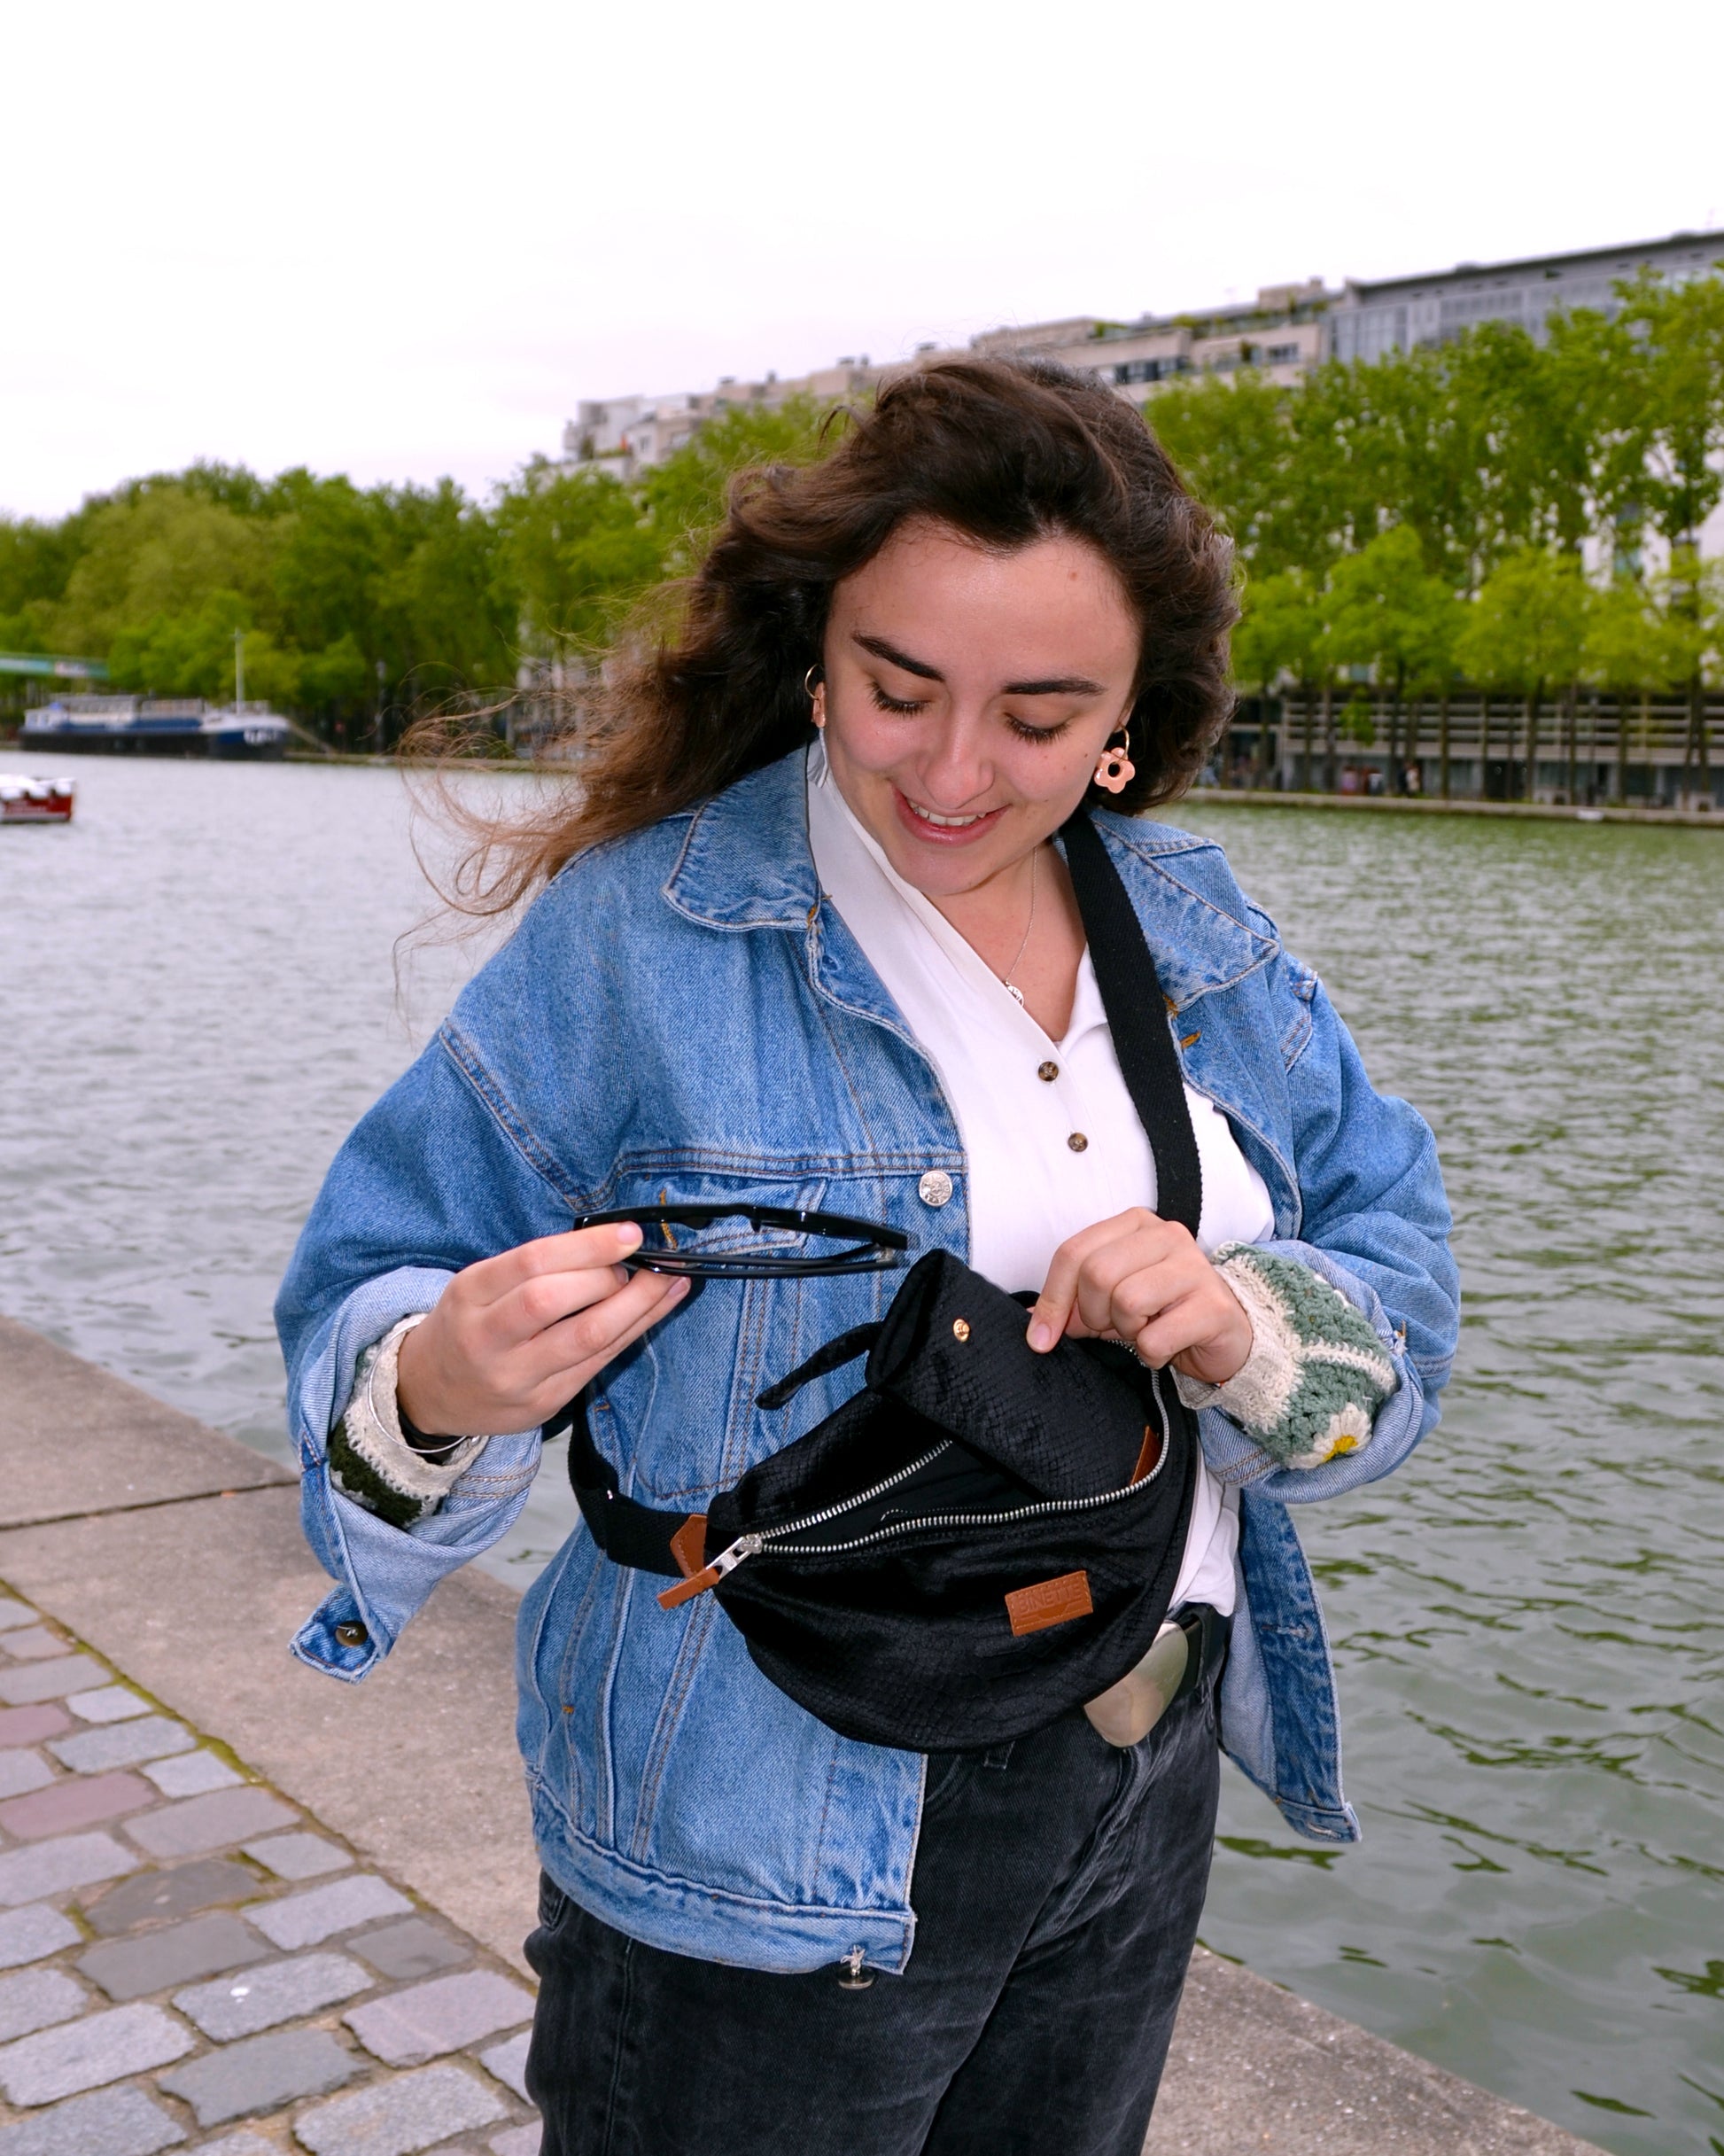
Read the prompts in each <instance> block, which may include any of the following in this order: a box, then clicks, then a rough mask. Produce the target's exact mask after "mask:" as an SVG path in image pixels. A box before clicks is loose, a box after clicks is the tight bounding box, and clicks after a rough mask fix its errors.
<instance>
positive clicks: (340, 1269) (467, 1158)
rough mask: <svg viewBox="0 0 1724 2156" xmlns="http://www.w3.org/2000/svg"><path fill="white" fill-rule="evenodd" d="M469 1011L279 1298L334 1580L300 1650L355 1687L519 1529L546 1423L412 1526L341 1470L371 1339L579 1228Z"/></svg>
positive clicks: (368, 1142) (346, 1188) (296, 1419)
mask: <svg viewBox="0 0 1724 2156" xmlns="http://www.w3.org/2000/svg"><path fill="white" fill-rule="evenodd" d="M460 1016H461V1007H460V1006H457V1009H456V1014H455V1017H454V1019H452V1020H451V1021H450V1022H449V1024H446V1025H445V1027H444V1028H443V1030H442V1031H441V1032H440V1033H439V1036H438V1038H437V1039H435V1040H434V1041H433V1042H432V1043H431V1046H430V1047H428V1048H427V1049H426V1050H425V1051H424V1053H423V1055H421V1056H420V1057H419V1059H418V1061H417V1062H415V1064H414V1065H413V1066H412V1068H411V1069H410V1070H408V1071H407V1072H406V1073H405V1074H404V1075H403V1076H402V1077H401V1078H400V1079H398V1080H397V1082H396V1084H395V1085H394V1086H392V1087H391V1088H390V1090H389V1092H388V1093H386V1094H384V1097H383V1099H382V1100H381V1101H378V1102H377V1105H376V1106H375V1107H374V1108H372V1109H370V1110H369V1113H368V1114H367V1115H366V1116H364V1117H362V1118H361V1121H360V1123H359V1125H357V1127H356V1128H355V1129H354V1131H353V1133H352V1135H351V1136H350V1137H349V1138H348V1140H347V1141H346V1144H345V1145H344V1146H343V1147H342V1148H341V1150H340V1152H339V1153H338V1155H337V1156H336V1158H335V1161H334V1163H333V1164H332V1165H331V1167H330V1172H329V1175H328V1177H327V1178H326V1179H325V1181H324V1184H323V1187H322V1191H321V1192H320V1194H319V1195H318V1198H317V1201H316V1203H315V1205H314V1207H313V1208H312V1211H311V1216H310V1218H308V1219H307V1223H306V1226H305V1230H304V1232H303V1234H301V1236H300V1238H299V1247H298V1249H296V1250H295V1252H294V1256H293V1259H292V1263H291V1265H290V1266H289V1269H288V1273H287V1277H286V1279H285V1280H283V1284H282V1290H281V1294H280V1296H279V1297H278V1298H277V1301H276V1324H277V1327H278V1328H279V1330H280V1333H281V1336H282V1345H283V1352H284V1354H285V1356H286V1359H287V1366H288V1404H289V1415H290V1420H291V1427H292V1432H293V1438H294V1443H295V1445H296V1447H297V1449H298V1452H299V1463H300V1469H301V1484H300V1487H301V1507H302V1519H303V1523H304V1528H305V1532H306V1537H307V1540H308V1541H309V1543H310V1545H311V1547H312V1550H313V1552H314V1553H315V1556H316V1558H317V1560H318V1561H319V1563H320V1564H321V1565H322V1567H323V1568H324V1570H325V1571H326V1572H328V1573H329V1574H330V1577H331V1578H332V1579H333V1580H334V1581H335V1582H336V1586H335V1590H334V1592H332V1593H331V1594H330V1596H329V1597H328V1598H327V1599H325V1600H324V1602H323V1604H322V1607H320V1608H319V1609H318V1610H317V1611H316V1613H315V1615H314V1616H313V1617H312V1618H311V1620H310V1622H309V1623H307V1625H306V1626H305V1628H304V1629H303V1630H302V1631H300V1633H299V1636H298V1637H297V1638H295V1640H294V1641H293V1648H292V1651H293V1653H294V1654H296V1655H297V1656H298V1657H299V1659H300V1660H301V1661H302V1662H308V1663H310V1664H311V1665H312V1666H313V1667H314V1668H316V1669H320V1670H325V1671H327V1672H328V1673H329V1674H330V1675H331V1676H335V1677H342V1678H345V1679H347V1680H348V1681H350V1682H351V1681H355V1680H357V1679H358V1678H360V1677H363V1676H364V1675H365V1674H366V1672H367V1671H368V1670H370V1669H371V1668H372V1667H373V1666H374V1665H375V1664H376V1663H377V1662H378V1661H379V1660H380V1659H381V1658H382V1657H383V1656H384V1655H385V1654H388V1653H389V1651H390V1650H391V1648H392V1646H394V1644H395V1642H396V1640H397V1639H398V1638H400V1634H401V1631H402V1629H403V1628H404V1627H405V1625H406V1624H407V1623H408V1620H409V1619H410V1618H411V1617H412V1616H413V1615H415V1612H416V1611H417V1610H418V1609H420V1608H421V1607H423V1603H424V1601H425V1599H426V1598H427V1596H428V1595H429V1594H430V1593H431V1590H432V1588H433V1587H435V1586H436V1584H437V1583H438V1581H439V1580H440V1579H442V1578H443V1577H444V1576H446V1575H447V1573H450V1572H453V1571H454V1570H455V1569H456V1568H458V1567H459V1566H461V1565H462V1564H464V1563H466V1562H467V1561H468V1560H469V1559H470V1558H472V1557H475V1556H477V1555H478V1553H479V1552H480V1551H482V1550H485V1549H487V1548H489V1546H490V1545H492V1544H493V1543H494V1542H495V1541H496V1540H497V1539H498V1537H500V1536H501V1535H503V1534H505V1533H507V1531H508V1529H509V1527H510V1526H511V1524H512V1523H513V1522H514V1521H515V1520H516V1517H517V1516H518V1514H519V1513H520V1511H521V1508H522V1506H524V1504H525V1502H526V1497H527V1492H528V1490H529V1488H530V1487H531V1485H532V1479H533V1475H534V1473H535V1472H536V1470H537V1467H538V1464H539V1455H540V1433H539V1432H538V1430H536V1429H532V1430H523V1431H518V1432H516V1433H515V1434H514V1435H512V1436H496V1437H493V1438H492V1440H491V1442H490V1444H488V1445H486V1447H485V1450H484V1452H482V1453H481V1454H480V1455H479V1457H478V1459H476V1460H475V1461H474V1463H473V1465H472V1466H471V1467H470V1468H469V1469H468V1471H467V1472H466V1473H465V1474H464V1475H462V1476H461V1477H460V1479H459V1480H458V1481H457V1482H456V1483H454V1485H453V1487H452V1488H451V1490H450V1491H449V1492H448V1494H447V1497H446V1498H444V1500H443V1502H442V1504H441V1506H439V1509H438V1511H437V1512H436V1513H435V1514H432V1515H431V1517H429V1518H427V1519H423V1520H421V1521H417V1522H415V1523H414V1524H413V1525H412V1526H411V1527H408V1528H405V1529H404V1528H398V1527H393V1526H391V1525H390V1524H389V1523H388V1522H385V1521H383V1520H380V1519H378V1518H377V1516H376V1514H372V1513H370V1512H368V1511H367V1510H365V1509H364V1507H362V1506H358V1505H355V1504H354V1503H353V1501H352V1500H351V1499H350V1498H347V1497H346V1496H345V1495H344V1494H343V1493H342V1491H340V1490H338V1489H337V1488H335V1487H334V1486H333V1485H332V1483H331V1479H330V1469H329V1464H328V1459H327V1452H328V1442H329V1433H330V1429H331V1428H333V1427H334V1424H335V1422H336V1420H337V1419H338V1417H339V1416H340V1414H341V1413H342V1412H343V1410H344V1409H345V1408H346V1404H347V1400H348V1398H349V1397H350V1395H351V1392H352V1389H353V1381H354V1373H355V1370H356V1368H357V1366H358V1364H359V1360H360V1358H361V1356H362V1355H363V1353H364V1352H365V1350H367V1349H368V1348H369V1347H370V1346H372V1345H373V1344H374V1343H376V1342H377V1341H378V1340H380V1339H381V1338H382V1337H383V1336H384V1334H385V1333H387V1332H388V1331H389V1330H390V1329H391V1327H393V1326H394V1325H396V1324H398V1323H399V1322H400V1319H402V1318H405V1317H408V1316H410V1315H412V1314H414V1313H415V1312H420V1311H426V1310H430V1309H431V1307H432V1306H433V1304H435V1303H436V1302H437V1300H438V1298H439V1296H441V1295H442V1293H443V1290H444V1288H446V1287H447V1285H448V1282H449V1280H451V1279H452V1278H453V1276H454V1274H455V1273H458V1272H460V1271H461V1270H462V1267H463V1266H466V1265H472V1264H474V1263H475V1262H477V1261H478V1260H479V1259H481V1258H485V1257H493V1256H494V1255H495V1254H496V1253H497V1252H499V1251H501V1250H506V1249H513V1248H514V1247H515V1246H516V1244H518V1243H522V1242H526V1241H531V1240H532V1239H533V1238H534V1237H536V1236H540V1235H548V1234H557V1233H559V1232H561V1231H563V1230H564V1229H566V1228H567V1227H568V1226H569V1225H570V1220H571V1214H572V1213H573V1212H574V1210H576V1205H575V1203H574V1202H573V1201H572V1199H571V1195H568V1194H566V1193H565V1192H564V1191H563V1189H561V1188H559V1187H558V1184H557V1178H556V1170H555V1163H553V1162H550V1161H548V1160H547V1158H546V1157H545V1156H543V1155H542V1154H540V1153H538V1152H537V1151H536V1150H535V1149H534V1148H533V1147H532V1142H531V1140H528V1139H527V1138H526V1137H525V1134H524V1132H520V1131H518V1130H517V1129H516V1127H515V1125H514V1123H513V1120H512V1118H511V1117H509V1112H508V1103H507V1101H502V1100H500V1099H493V1098H492V1097H490V1096H488V1095H487V1094H486V1093H485V1089H484V1088H483V1086H482V1085H481V1083H480V1082H479V1081H478V1078H477V1077H476V1075H475V1065H474V1059H473V1058H472V1057H471V1055H470V1054H468V1053H467V1052H466V1044H465V1042H464V1039H463V1036H462V1031H461V1027H460V1024H459V1020H460ZM338 1629H339V1631H340V1632H345V1633H346V1635H347V1636H346V1638H341V1637H339V1636H338Z"/></svg>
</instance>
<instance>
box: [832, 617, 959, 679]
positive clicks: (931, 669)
mask: <svg viewBox="0 0 1724 2156" xmlns="http://www.w3.org/2000/svg"><path fill="white" fill-rule="evenodd" d="M850 642H852V643H858V644H860V645H861V647H862V649H863V650H865V651H872V652H873V653H874V657H875V658H883V659H884V660H885V661H886V664H887V665H889V666H897V667H899V668H901V669H902V670H903V672H905V673H914V674H918V675H920V678H921V679H922V680H923V681H944V680H945V678H946V677H945V675H944V673H941V672H940V669H939V668H938V667H937V666H930V665H928V662H927V661H926V660H925V659H920V658H911V656H910V654H909V653H908V652H907V651H900V650H898V648H897V645H896V644H889V643H888V642H887V641H886V639H885V638H884V637H883V636H864V635H863V634H862V633H861V631H860V630H859V629H852V630H851V631H850Z"/></svg>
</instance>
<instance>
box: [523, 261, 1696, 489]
mask: <svg viewBox="0 0 1724 2156" xmlns="http://www.w3.org/2000/svg"><path fill="white" fill-rule="evenodd" d="M1720 263H1724V231H1715V232H1678V233H1675V234H1674V235H1672V236H1671V237H1669V238H1667V239H1660V240H1650V241H1645V242H1642V243H1636V244H1635V245H1629V246H1625V247H1599V248H1593V249H1590V250H1588V252H1586V253H1579V254H1557V255H1536V256H1533V257H1530V258H1529V259H1527V260H1526V261H1513V262H1496V263H1490V264H1480V263H1477V262H1463V263H1461V264H1459V265H1458V266H1457V267H1456V268H1455V269H1446V270H1440V271H1437V272H1434V273H1433V274H1431V275H1429V276H1418V277H1398V278H1390V279H1386V280H1381V281H1378V282H1374V283H1367V282H1361V281H1358V280H1355V279H1351V278H1349V279H1348V280H1347V282H1345V283H1344V284H1341V285H1340V286H1339V287H1336V288H1331V287H1329V286H1327V285H1325V284H1324V281H1323V279H1322V278H1321V277H1312V278H1309V279H1308V280H1307V281H1306V282H1305V283H1303V284H1270V285H1265V286H1264V287H1263V288H1262V290H1261V291H1260V292H1258V294H1257V296H1256V298H1255V299H1254V300H1251V301H1249V302H1236V303H1230V304H1228V305H1226V306H1223V307H1209V308H1207V309H1200V310H1198V311H1196V312H1191V313H1186V314H1180V315H1140V316H1138V318H1137V319H1136V320H1135V321H1131V322H1109V321H1106V320H1104V319H1103V318H1101V317H1100V316H1099V315H1068V316H1065V317H1064V318H1062V319H1061V320H1060V321H1057V322H1035V323H1012V324H1007V325H1006V326H1005V327H1002V328H1000V329H997V330H989V331H985V332H984V333H983V334H982V335H981V336H980V337H973V338H972V339H970V341H969V343H968V345H967V346H959V347H956V348H954V349H952V350H944V349H941V348H939V347H936V346H933V345H921V346H918V347H917V349H916V351H915V353H914V354H912V356H911V357H910V358H908V359H902V360H895V361H892V362H888V363H886V364H883V365H877V364H874V362H870V360H869V358H868V356H867V354H866V353H864V354H861V355H860V356H859V357H858V356H854V355H852V356H850V357H846V358H843V359H840V360H838V361H837V362H835V364H834V365H832V366H830V367H822V368H817V369H816V370H814V371H813V372H812V373H809V374H805V375H796V376H789V377H783V378H780V377H779V376H777V375H775V374H768V375H766V376H765V377H764V378H763V379H762V380H760V381H757V382H739V381H737V380H735V379H734V377H729V376H726V377H724V378H723V379H722V380H720V381H719V383H718V385H717V386H716V388H713V389H710V390H699V391H693V392H680V393H675V394H671V395H665V396H660V397H652V396H625V397H609V398H596V399H593V400H590V401H583V402H582V403H581V404H580V405H579V407H578V408H577V410H576V416H575V417H574V418H573V419H571V420H570V421H569V423H568V424H567V425H566V426H565V427H564V428H563V457H564V460H565V463H566V465H567V467H568V468H569V469H573V470H581V469H586V470H599V471H612V472H614V473H615V474H616V475H617V477H618V478H619V479H624V480H628V479H633V477H634V475H635V474H636V473H637V472H639V471H645V470H648V469H649V468H650V467H651V466H652V465H654V464H658V463H663V462H664V459H665V458H666V457H667V456H669V455H672V452H673V451H675V450H676V449H679V448H681V446H682V445H683V443H685V442H686V441H688V440H691V439H692V438H693V436H694V435H695V433H697V432H699V430H700V428H701V427H702V426H703V425H704V424H706V422H707V421H708V420H709V419H711V418H714V417H718V416H722V415H723V414H724V413H725V412H726V410H727V409H730V408H732V407H733V406H737V405H745V406H748V405H751V406H755V407H758V408H761V409H766V410H772V409H774V408H775V407H776V406H778V405H780V404H782V403H783V402H784V401H785V399H786V398H788V397H791V396H805V397H809V398H812V400H813V401H815V402H816V403H819V404H826V403H837V402H840V401H843V399H845V398H846V397H858V396H866V395H868V394H870V393H873V392H874V391H876V390H878V389H879V388H881V386H882V385H884V384H885V383H887V382H889V381H890V380H891V379H892V377H894V376H895V375H898V374H902V373H903V372H904V371H905V370H906V369H908V368H912V367H919V366H925V365H926V364H927V363H928V361H929V360H930V359H932V358H942V359H944V358H957V357H960V356H963V355H964V354H966V353H975V354H984V355H990V356H1009V355H1020V356H1028V355H1031V354H1037V355H1043V356H1045V357H1047V358H1049V359H1053V360H1058V361H1060V362H1062V363H1063V364H1064V365H1066V366H1068V367H1072V368H1076V369H1078V370H1081V371H1083V372H1086V373H1092V374H1095V375H1097V376H1099V378H1100V379H1101V380H1102V381H1104V382H1106V383H1107V384H1108V385H1110V386H1111V387H1112V388H1113V389H1114V391H1115V392H1116V393H1117V394H1118V395H1119V396H1121V397H1122V398H1124V399H1125V400H1126V401H1128V402H1130V403H1132V404H1141V403H1143V402H1145V401H1146V400H1147V399H1148V398H1150V397H1153V395H1154V394H1155V393H1156V392H1157V390H1158V388H1160V387H1161V386H1163V385H1166V384H1167V383H1169V382H1171V381H1176V380H1177V379H1179V378H1180V377H1183V376H1190V375H1192V374H1228V373H1231V372H1233V371H1235V370H1238V369H1239V368H1244V367H1250V368H1254V369H1256V370H1258V371H1259V372H1260V373H1261V374H1262V376H1263V377H1264V378H1265V379H1266V380H1268V381H1270V382H1277V383H1289V384H1290V383H1293V382H1297V381H1299V380H1300V379H1301V377H1302V376H1303V375H1305V374H1306V373H1307V372H1309V370H1310V369H1311V368H1313V367H1315V366H1318V365H1320V364H1321V363H1322V362H1324V361H1325V360H1329V359H1339V360H1371V359H1378V358H1381V357H1382V356H1383V355H1384V354H1386V353H1388V352H1391V351H1394V350H1396V349H1403V350H1404V349H1409V348H1410V347H1411V346H1415V345H1421V344H1439V343H1442V342H1444V341H1446V340H1447V339H1450V338H1453V337H1456V336H1458V335H1460V334H1461V332H1462V331H1464V330H1467V329H1470V328H1472V326H1474V325H1475V324H1476V323H1480V322H1515V323H1521V324H1522V325H1523V326H1525V327H1526V329H1527V330H1528V331H1530V332H1531V333H1532V334H1533V335H1534V337H1542V335H1543V333H1544V327H1545V323H1546V321H1547V318H1548V317H1549V315H1550V314H1551V313H1552V312H1553V311H1554V310H1556V309H1557V308H1558V307H1596V308H1598V309H1600V310H1601V311H1603V312H1605V313H1608V312H1610V311H1611V309H1612V308H1613V307H1615V305H1616V297H1615V287H1616V284H1617V283H1618V281H1619V280H1620V279H1622V278H1625V277H1632V276H1635V275H1636V274H1637V273H1638V272H1639V271H1640V270H1641V269H1650V270H1651V271H1652V272H1653V274H1654V275H1655V276H1660V277H1673V278H1674V277H1689V276H1708V275H1710V274H1712V272H1713V271H1714V270H1716V269H1718V268H1719V267H1720Z"/></svg>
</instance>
